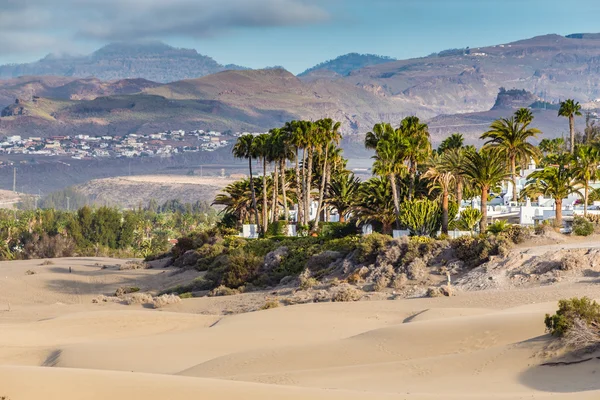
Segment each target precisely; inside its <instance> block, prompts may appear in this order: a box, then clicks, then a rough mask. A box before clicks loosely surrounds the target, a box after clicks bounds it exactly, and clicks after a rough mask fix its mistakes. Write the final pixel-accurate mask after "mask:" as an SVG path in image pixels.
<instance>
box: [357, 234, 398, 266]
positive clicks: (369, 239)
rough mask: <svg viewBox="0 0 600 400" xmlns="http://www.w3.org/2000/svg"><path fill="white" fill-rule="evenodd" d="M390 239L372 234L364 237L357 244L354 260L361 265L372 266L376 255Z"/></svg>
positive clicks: (386, 236)
mask: <svg viewBox="0 0 600 400" xmlns="http://www.w3.org/2000/svg"><path fill="white" fill-rule="evenodd" d="M391 241H392V238H391V237H390V236H388V235H382V234H380V233H372V234H370V235H367V236H364V237H363V238H362V239H361V240H360V241H359V242H358V244H357V246H356V249H357V254H356V260H357V261H358V262H359V263H361V264H372V263H374V262H375V260H376V259H377V255H378V254H379V252H380V251H381V250H383V249H384V248H385V247H386V246H387V245H388V244H389V243H390V242H391Z"/></svg>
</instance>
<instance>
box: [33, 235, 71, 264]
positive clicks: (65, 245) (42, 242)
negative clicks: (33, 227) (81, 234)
mask: <svg viewBox="0 0 600 400" xmlns="http://www.w3.org/2000/svg"><path fill="white" fill-rule="evenodd" d="M75 247H76V246H75V241H74V240H73V239H71V238H70V237H67V236H63V235H54V236H50V235H48V234H46V233H43V234H42V235H41V236H40V235H38V234H37V233H34V234H33V235H32V236H31V238H30V239H29V240H28V241H27V242H26V243H25V245H24V246H23V253H22V254H23V257H24V258H25V259H32V258H58V257H72V256H73V255H74V254H75Z"/></svg>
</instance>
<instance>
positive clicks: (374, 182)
mask: <svg viewBox="0 0 600 400" xmlns="http://www.w3.org/2000/svg"><path fill="white" fill-rule="evenodd" d="M392 186H393V185H391V184H390V181H389V180H388V179H386V178H382V177H374V178H371V179H369V180H368V181H366V182H363V183H362V184H361V186H360V192H359V196H358V199H357V200H358V201H357V204H356V206H355V207H356V211H357V217H358V221H359V222H363V223H368V222H375V221H377V222H381V224H382V225H383V233H386V234H389V233H391V231H392V226H393V224H394V221H397V219H398V214H397V212H396V210H395V206H394V204H393V202H392V193H391V191H392V190H391V188H392Z"/></svg>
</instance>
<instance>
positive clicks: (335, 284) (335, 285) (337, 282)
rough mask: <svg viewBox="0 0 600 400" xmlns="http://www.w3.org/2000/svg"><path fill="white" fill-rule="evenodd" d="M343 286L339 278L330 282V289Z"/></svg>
mask: <svg viewBox="0 0 600 400" xmlns="http://www.w3.org/2000/svg"><path fill="white" fill-rule="evenodd" d="M341 284H342V281H340V280H339V279H338V278H333V279H332V280H330V281H329V286H330V287H337V286H340V285H341Z"/></svg>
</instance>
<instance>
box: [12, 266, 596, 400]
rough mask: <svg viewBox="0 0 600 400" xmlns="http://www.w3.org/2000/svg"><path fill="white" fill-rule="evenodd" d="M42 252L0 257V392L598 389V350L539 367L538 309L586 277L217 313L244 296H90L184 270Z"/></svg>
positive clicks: (578, 393)
mask: <svg viewBox="0 0 600 400" xmlns="http://www.w3.org/2000/svg"><path fill="white" fill-rule="evenodd" d="M53 263H54V264H53V265H43V266H42V265H40V264H41V260H32V261H15V262H1V263H0V398H1V396H6V397H7V398H8V399H10V400H40V399H45V400H54V399H61V400H71V399H72V400H81V399H107V398H110V399H146V400H154V399H156V400H158V399H161V400H163V399H187V398H202V399H207V400H211V399H242V398H243V399H249V400H253V399H303V400H304V399H317V400H319V399H323V400H333V399H345V400H347V399H365V400H366V399H415V400H416V399H419V400H434V399H451V400H459V399H461V400H462V399H490V398H491V399H559V400H562V399H565V400H566V399H569V400H571V399H573V400H575V399H576V400H584V399H585V400H587V399H599V398H600V380H599V379H598V374H599V373H600V372H599V371H600V360H598V359H592V360H590V361H588V362H584V363H581V364H575V365H564V366H543V365H542V364H543V363H545V362H548V361H552V360H553V359H554V358H553V354H552V353H550V352H549V351H547V346H548V345H549V343H551V341H552V339H551V338H550V337H549V336H548V335H546V333H545V332H544V324H543V318H544V314H545V313H546V312H552V311H554V310H555V309H556V301H557V300H558V299H560V298H564V297H570V296H576V295H577V296H583V295H587V296H590V297H596V298H598V297H600V290H599V289H600V288H599V287H598V286H597V284H596V282H595V281H594V280H593V279H588V280H584V281H579V282H572V281H568V282H564V283H559V284H557V285H552V286H540V287H534V288H528V289H520V290H487V291H476V292H460V293H458V294H457V296H455V297H450V298H447V297H444V298H433V299H425V298H419V299H408V300H399V299H398V300H381V301H361V302H356V303H318V304H303V305H295V306H288V307H279V308H274V309H270V310H265V311H256V312H250V313H242V314H229V315H228V313H227V310H228V309H230V308H232V307H235V305H236V304H239V303H243V302H245V301H256V296H255V297H251V295H238V296H233V297H224V298H194V299H184V300H183V301H182V302H181V303H179V304H173V305H169V306H167V307H165V308H162V309H158V310H155V309H149V308H145V307H144V306H141V305H129V306H128V305H124V304H119V303H110V302H109V303H99V304H96V303H92V299H93V298H94V297H96V296H97V295H99V294H105V295H110V294H111V293H113V292H114V291H115V290H116V289H117V288H118V287H120V286H124V285H134V284H135V285H136V286H139V287H140V288H141V289H142V290H143V291H152V290H154V289H156V288H158V287H164V286H168V285H174V284H177V283H178V282H179V281H185V280H186V279H190V278H192V277H193V273H192V272H186V273H183V274H172V273H171V272H172V271H170V270H164V269H160V268H156V269H149V270H119V269H118V268H117V267H109V268H104V269H102V268H101V266H102V265H114V264H122V263H123V261H118V260H110V259H96V258H72V259H57V260H53ZM69 267H70V268H71V270H72V272H71V273H69ZM28 270H32V271H34V272H35V274H27V273H26V272H27V271H28ZM190 274H192V275H190Z"/></svg>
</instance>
